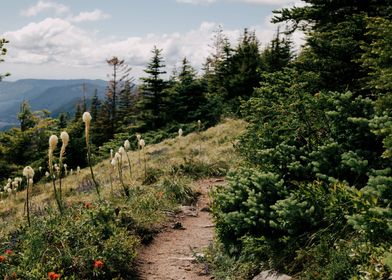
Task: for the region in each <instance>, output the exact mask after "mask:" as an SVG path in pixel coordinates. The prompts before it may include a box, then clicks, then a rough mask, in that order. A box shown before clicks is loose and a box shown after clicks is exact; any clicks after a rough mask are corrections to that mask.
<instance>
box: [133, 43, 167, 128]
mask: <svg viewBox="0 0 392 280" xmlns="http://www.w3.org/2000/svg"><path fill="white" fill-rule="evenodd" d="M152 54H153V56H152V58H151V60H150V62H149V63H148V65H147V68H146V69H145V70H144V72H145V73H146V74H147V75H148V76H147V77H144V78H141V80H142V82H143V83H142V85H141V92H140V100H139V102H138V105H137V107H138V109H139V111H140V113H139V116H138V121H139V125H140V126H141V127H142V128H144V129H157V128H159V127H162V126H163V125H164V124H165V120H166V117H165V111H166V110H165V108H164V99H165V98H164V96H163V95H164V89H165V88H166V85H167V82H166V81H165V80H164V79H163V78H162V77H161V75H162V74H165V73H166V71H165V70H164V67H165V65H164V61H163V57H162V50H161V49H158V48H157V47H156V46H154V48H153V50H152Z"/></svg>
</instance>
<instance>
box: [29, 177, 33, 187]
mask: <svg viewBox="0 0 392 280" xmlns="http://www.w3.org/2000/svg"><path fill="white" fill-rule="evenodd" d="M33 183H34V181H33V179H32V178H30V179H29V185H30V186H32V185H33Z"/></svg>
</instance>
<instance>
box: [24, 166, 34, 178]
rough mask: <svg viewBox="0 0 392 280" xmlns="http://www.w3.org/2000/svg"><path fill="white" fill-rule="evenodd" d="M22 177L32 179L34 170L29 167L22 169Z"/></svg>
mask: <svg viewBox="0 0 392 280" xmlns="http://www.w3.org/2000/svg"><path fill="white" fill-rule="evenodd" d="M23 176H25V177H26V178H33V177H34V169H33V168H31V167H30V166H26V167H25V168H24V169H23Z"/></svg>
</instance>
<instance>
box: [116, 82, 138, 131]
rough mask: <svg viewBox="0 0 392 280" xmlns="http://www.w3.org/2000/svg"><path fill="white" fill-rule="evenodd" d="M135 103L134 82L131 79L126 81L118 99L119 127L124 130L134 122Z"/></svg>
mask: <svg viewBox="0 0 392 280" xmlns="http://www.w3.org/2000/svg"><path fill="white" fill-rule="evenodd" d="M134 103H135V95H134V84H133V83H132V82H131V81H126V82H125V84H124V88H123V89H122V91H121V92H120V94H119V99H118V120H119V127H120V128H121V129H123V130H124V129H126V127H127V126H128V125H130V124H131V123H132V120H133V118H134V116H133V113H134V110H133V109H134V105H135V104H134Z"/></svg>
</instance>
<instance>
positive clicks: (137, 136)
mask: <svg viewBox="0 0 392 280" xmlns="http://www.w3.org/2000/svg"><path fill="white" fill-rule="evenodd" d="M136 139H137V149H138V150H139V161H138V163H139V165H140V164H141V159H140V150H141V147H140V140H141V139H142V135H141V134H139V133H136Z"/></svg>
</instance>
